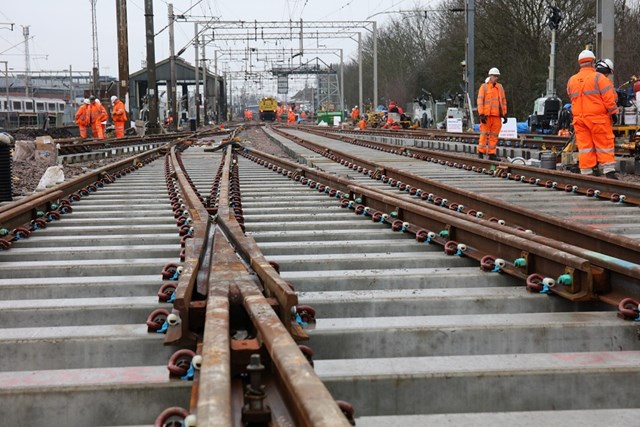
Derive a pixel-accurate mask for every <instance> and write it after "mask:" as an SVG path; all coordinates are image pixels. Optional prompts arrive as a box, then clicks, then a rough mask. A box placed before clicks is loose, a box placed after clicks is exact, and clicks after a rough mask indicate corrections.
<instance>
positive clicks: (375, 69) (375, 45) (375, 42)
mask: <svg viewBox="0 0 640 427" xmlns="http://www.w3.org/2000/svg"><path fill="white" fill-rule="evenodd" d="M376 27H377V23H376V22H375V21H373V31H372V33H373V109H374V110H375V108H376V107H377V106H378V32H377V30H376Z"/></svg>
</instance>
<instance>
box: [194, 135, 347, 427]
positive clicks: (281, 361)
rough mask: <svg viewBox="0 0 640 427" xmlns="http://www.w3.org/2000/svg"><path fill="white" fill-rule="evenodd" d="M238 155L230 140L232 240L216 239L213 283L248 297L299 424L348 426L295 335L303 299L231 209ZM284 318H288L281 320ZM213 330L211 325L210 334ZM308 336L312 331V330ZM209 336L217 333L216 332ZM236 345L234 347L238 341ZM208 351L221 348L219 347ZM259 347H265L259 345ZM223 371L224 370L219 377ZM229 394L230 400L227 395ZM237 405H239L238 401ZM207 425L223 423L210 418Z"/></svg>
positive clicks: (225, 176) (228, 222) (226, 172)
mask: <svg viewBox="0 0 640 427" xmlns="http://www.w3.org/2000/svg"><path fill="white" fill-rule="evenodd" d="M232 159H233V152H232V145H228V146H227V147H226V155H225V162H224V166H223V173H222V178H221V182H220V194H219V200H220V202H219V206H218V213H217V219H216V223H217V225H218V227H219V228H220V230H221V231H222V232H223V233H224V235H225V236H226V238H227V239H228V241H229V244H227V245H225V244H224V243H222V242H220V240H219V239H216V240H215V241H216V251H215V262H214V270H213V274H212V276H211V278H210V283H214V282H219V283H218V285H217V287H218V290H219V289H220V287H221V286H223V285H222V284H225V285H224V286H225V287H226V286H227V285H228V286H229V287H230V288H231V287H233V288H234V289H237V290H238V292H239V294H240V296H241V298H242V305H243V307H244V309H245V310H246V312H247V313H248V314H249V316H250V318H251V320H252V323H253V325H254V327H255V328H256V330H257V331H258V337H259V338H260V342H261V343H262V344H264V346H265V348H266V349H267V352H268V354H269V357H270V359H271V362H272V363H273V364H274V366H275V372H274V374H275V376H276V379H277V384H278V390H279V393H280V395H281V398H282V400H283V401H284V402H285V404H286V407H287V410H288V412H289V415H290V416H291V417H292V418H293V421H294V425H300V426H327V427H329V426H340V425H344V426H347V425H349V423H348V422H347V420H346V418H345V417H344V415H343V414H342V412H341V410H340V408H339V407H338V405H337V404H336V402H335V401H334V399H333V397H332V396H331V394H330V393H329V391H328V390H327V389H326V387H325V386H324V385H323V383H322V381H320V379H319V378H318V376H317V375H316V374H315V372H314V371H313V368H312V367H311V365H310V364H309V362H308V360H307V359H306V357H305V356H304V355H303V354H302V352H301V351H300V349H299V348H298V346H297V344H296V342H295V341H294V336H292V335H291V334H290V325H291V323H292V322H293V323H295V320H293V319H292V318H291V313H292V309H295V307H294V306H292V305H290V304H292V303H294V304H295V303H297V296H296V295H295V293H294V292H293V290H292V289H291V288H290V286H289V285H288V284H287V283H286V282H284V281H283V280H282V279H281V278H280V277H279V275H278V273H277V272H276V271H275V270H274V268H273V267H272V266H271V265H270V264H269V263H268V262H267V261H266V260H265V259H264V256H263V255H262V253H261V252H260V251H259V249H258V248H257V245H256V244H255V241H253V239H251V238H249V237H247V236H244V233H243V231H242V229H241V227H240V224H239V223H238V222H237V220H236V219H235V216H234V215H233V214H232V213H231V210H230V209H229V206H230V202H231V201H230V199H229V187H230V183H229V179H230V175H231V173H232V161H233V160H232ZM220 234H222V233H220ZM234 249H235V251H237V252H239V253H240V254H241V255H242V258H243V259H245V260H246V261H247V263H248V265H249V266H250V267H251V268H252V269H253V270H254V271H255V272H256V274H257V275H258V276H259V277H260V279H261V281H262V283H263V285H264V291H265V294H266V295H263V293H262V290H261V289H260V288H259V287H258V286H257V284H256V281H255V280H254V276H252V275H251V274H250V273H249V271H248V270H247V264H245V263H244V262H242V261H241V260H240V259H239V258H238V257H237V256H236V253H235V252H234ZM231 292H233V290H231ZM269 295H274V296H275V298H276V299H277V300H278V306H279V307H278V309H279V314H280V317H278V314H276V312H275V311H274V310H273V303H272V302H270V301H269V299H268V297H269ZM221 298H222V295H219V297H218V305H219V306H220V305H224V303H223V302H222V301H221ZM220 317H221V316H220V315H219V314H218V316H216V318H217V322H218V323H223V322H224V320H222V319H220ZM282 317H284V320H281V318H282ZM207 321H208V320H207ZM296 325H297V324H296ZM218 326H220V325H218ZM298 328H299V327H298ZM207 333H208V332H207V331H206V330H205V334H207ZM302 334H304V332H303V331H301V332H298V335H302ZM304 335H305V336H306V334H304ZM208 336H209V337H211V335H210V334H209V335H208ZM213 339H216V338H215V337H214V338H213ZM203 348H204V349H212V348H213V346H212V345H211V343H209V342H207V341H206V340H205V342H204V345H203ZM231 348H232V351H233V348H234V345H233V343H232V344H231ZM208 351H209V352H215V350H208ZM256 352H259V349H258V350H257V351H256ZM225 356H226V355H225ZM221 376H222V375H218V377H221ZM224 398H225V399H226V397H224ZM275 400H276V399H273V398H272V399H271V400H270V401H271V402H274V401H275ZM203 405H205V403H201V404H199V405H198V415H199V417H198V418H199V420H198V425H201V424H200V408H201V406H203ZM212 405H213V406H218V407H220V406H222V403H220V402H218V401H217V398H216V399H213V402H212ZM231 406H234V404H233V403H232V405H231ZM235 406H236V407H237V406H238V405H237V404H236V405H235ZM272 409H273V410H274V412H275V411H277V410H278V409H276V408H275V407H273V408H272ZM203 413H207V414H215V409H214V408H213V407H210V408H207V409H204V408H203ZM205 422H206V421H205ZM203 425H218V424H215V423H211V424H209V423H207V424H203Z"/></svg>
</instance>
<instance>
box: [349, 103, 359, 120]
mask: <svg viewBox="0 0 640 427" xmlns="http://www.w3.org/2000/svg"><path fill="white" fill-rule="evenodd" d="M359 117H360V109H359V108H358V106H357V105H356V106H354V107H353V108H352V109H351V119H352V120H353V123H357V122H358V118H359Z"/></svg>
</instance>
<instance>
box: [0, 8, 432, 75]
mask: <svg viewBox="0 0 640 427" xmlns="http://www.w3.org/2000/svg"><path fill="white" fill-rule="evenodd" d="M168 3H169V2H168V1H165V0H155V1H154V27H155V31H156V33H157V32H158V31H160V30H161V29H162V28H164V27H165V26H166V25H167V4H168ZM172 3H173V5H174V10H175V13H176V14H179V13H183V12H184V11H186V10H187V9H189V8H190V7H192V6H193V5H195V7H193V8H192V9H191V11H190V12H189V14H192V15H196V16H205V15H206V16H219V17H221V19H223V20H240V19H243V20H246V21H250V20H254V19H255V20H262V21H265V20H289V19H293V20H299V19H300V18H301V17H302V18H303V19H304V20H364V19H365V18H367V17H368V16H370V15H373V14H375V13H378V12H383V11H393V10H399V9H409V8H412V7H413V6H415V5H419V6H421V7H425V8H427V7H429V6H430V5H431V4H435V3H436V2H435V1H431V0H236V1H231V0H225V1H214V0H201V1H197V0H174V1H173V2H172ZM0 4H1V5H0V23H3V24H0V60H1V61H9V67H10V68H12V69H14V70H20V71H22V70H24V69H25V59H24V43H23V41H24V36H23V28H22V26H24V25H29V26H30V28H29V32H30V36H31V37H32V38H31V40H30V42H29V51H30V54H31V63H30V64H31V70H32V71H41V70H47V71H62V70H68V69H69V67H70V66H71V67H73V69H74V70H76V71H88V70H90V69H91V67H92V37H91V2H90V1H89V0H56V1H48V0H18V1H12V0H0ZM115 5H116V0H98V1H97V8H96V10H97V21H98V49H99V62H100V72H101V74H106V75H111V76H116V75H117V70H118V62H117V38H116V29H115V26H116V16H115ZM127 15H128V21H129V64H130V65H129V69H130V72H134V71H137V70H138V69H139V68H140V66H141V63H142V60H144V59H145V57H146V53H145V40H144V37H145V26H144V0H128V10H127ZM389 16H390V15H387V14H381V15H377V16H376V17H374V18H373V19H375V20H377V21H378V22H379V23H380V22H383V21H384V20H386V19H389ZM4 23H14V24H15V26H14V28H13V31H10V30H9V29H8V26H7V25H6V24H4ZM175 28H176V30H175V37H176V43H175V44H176V50H179V49H180V48H182V47H184V46H186V45H187V44H188V43H189V40H190V39H191V38H192V37H193V34H194V26H193V23H179V24H176V27H175ZM329 43H333V44H332V45H331V47H340V48H343V49H345V59H346V58H347V57H348V56H349V54H353V53H354V52H355V51H356V43H355V42H352V41H342V42H339V41H332V42H329V41H328V42H327V44H329ZM336 44H340V46H337V45H336ZM230 47H231V48H233V49H241V48H243V47H244V44H236V45H234V46H230ZM265 47H266V46H265ZM155 48H156V49H155V50H156V60H157V61H160V60H162V59H164V58H166V57H167V56H168V55H169V42H168V31H166V30H165V31H163V32H162V33H161V34H160V35H158V36H157V37H156V44H155ZM209 50H211V52H207V55H208V56H209V57H211V56H212V55H213V53H212V50H213V48H211V49H209ZM182 56H183V58H184V59H186V60H187V61H189V62H193V57H194V53H193V48H189V49H187V50H186V51H185V53H184V54H183V55H182Z"/></svg>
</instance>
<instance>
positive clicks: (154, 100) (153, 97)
mask: <svg viewBox="0 0 640 427" xmlns="http://www.w3.org/2000/svg"><path fill="white" fill-rule="evenodd" d="M144 16H145V29H146V38H147V97H148V100H149V125H148V127H149V133H156V132H157V129H158V95H157V93H156V92H157V87H156V86H157V82H156V53H155V43H154V34H155V33H154V31H153V0H145V1H144Z"/></svg>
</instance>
